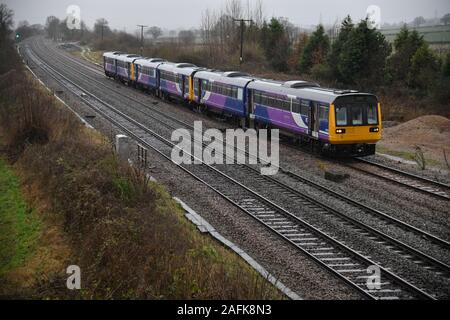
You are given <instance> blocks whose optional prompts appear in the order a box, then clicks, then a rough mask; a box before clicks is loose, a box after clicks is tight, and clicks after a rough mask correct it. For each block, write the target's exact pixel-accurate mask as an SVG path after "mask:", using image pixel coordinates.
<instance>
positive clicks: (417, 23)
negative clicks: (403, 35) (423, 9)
mask: <svg viewBox="0 0 450 320" xmlns="http://www.w3.org/2000/svg"><path fill="white" fill-rule="evenodd" d="M425 22H426V21H425V18H424V17H422V16H420V17H417V18H414V20H413V22H412V24H413V26H414V27H419V26H421V25H422V24H424V23H425Z"/></svg>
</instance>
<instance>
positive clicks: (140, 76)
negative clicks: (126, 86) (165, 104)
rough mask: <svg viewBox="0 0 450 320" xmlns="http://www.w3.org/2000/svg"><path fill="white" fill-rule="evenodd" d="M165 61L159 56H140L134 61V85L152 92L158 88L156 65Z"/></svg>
mask: <svg viewBox="0 0 450 320" xmlns="http://www.w3.org/2000/svg"><path fill="white" fill-rule="evenodd" d="M164 62H166V60H164V59H160V58H141V59H137V60H135V61H134V68H135V72H136V86H137V87H139V88H143V89H147V90H150V91H153V92H156V90H157V89H158V88H159V77H158V67H159V66H160V65H161V64H162V63H164Z"/></svg>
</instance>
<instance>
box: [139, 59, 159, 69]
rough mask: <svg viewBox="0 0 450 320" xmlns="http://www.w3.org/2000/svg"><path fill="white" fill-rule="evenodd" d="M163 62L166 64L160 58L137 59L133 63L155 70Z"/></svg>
mask: <svg viewBox="0 0 450 320" xmlns="http://www.w3.org/2000/svg"><path fill="white" fill-rule="evenodd" d="M164 62H166V60H164V59H161V58H139V59H137V60H136V61H135V62H134V63H135V64H138V65H140V66H144V67H152V68H156V67H158V66H159V65H160V64H162V63H164Z"/></svg>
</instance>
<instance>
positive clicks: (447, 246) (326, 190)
mask: <svg viewBox="0 0 450 320" xmlns="http://www.w3.org/2000/svg"><path fill="white" fill-rule="evenodd" d="M46 49H47V50H49V48H48V47H47V48H46ZM74 62H75V63H77V64H78V62H77V61H74ZM68 67H69V68H70V69H71V70H72V71H74V72H79V70H76V69H74V68H73V67H70V66H68ZM83 76H84V77H85V78H87V79H89V80H90V81H92V82H93V83H95V85H98V86H100V87H102V88H104V89H107V90H113V89H112V88H111V87H109V86H107V85H105V84H104V83H102V82H100V81H98V80H96V79H94V78H91V77H89V76H87V75H85V74H83ZM102 76H103V74H102ZM121 95H123V96H124V97H126V98H127V99H129V100H131V101H133V102H134V103H136V104H138V105H141V106H142V107H143V108H145V109H151V111H152V114H151V113H148V112H145V111H143V110H142V109H139V108H133V106H131V107H132V108H133V109H135V110H136V111H137V112H139V113H141V114H142V115H144V116H147V117H150V118H152V119H154V120H156V121H158V122H159V123H160V124H162V125H164V126H166V127H168V128H169V129H171V130H174V129H178V128H179V127H178V126H182V127H183V128H186V129H189V130H191V131H194V127H193V126H192V125H191V124H189V123H186V122H184V121H182V120H179V119H177V118H175V117H172V116H170V115H169V114H167V113H165V112H161V111H160V109H159V108H155V107H153V106H152V104H145V103H143V102H142V101H140V100H138V99H136V98H134V97H132V96H129V95H126V94H122V93H121ZM145 109H144V110H145ZM153 113H155V114H157V115H158V116H161V118H159V117H155V116H154V114H153ZM167 120H170V121H172V122H173V124H170V123H168V122H167ZM238 151H239V152H244V153H245V155H246V156H248V157H250V156H251V155H249V153H248V152H247V151H246V150H238ZM279 169H280V171H281V175H286V176H289V177H291V178H293V179H294V180H295V182H301V183H304V184H306V185H309V186H312V187H314V188H315V189H317V190H318V191H321V192H324V193H325V194H326V195H327V196H331V197H333V198H336V199H337V200H341V201H343V202H345V203H348V204H350V205H352V206H354V207H357V208H359V209H361V210H363V211H364V213H365V214H368V215H371V216H373V217H375V218H376V219H378V221H383V223H384V224H390V225H395V226H397V227H399V228H401V229H402V230H405V231H408V232H412V233H414V234H416V235H417V236H419V237H421V238H424V239H427V240H429V241H431V242H433V243H435V244H437V245H439V246H441V247H442V248H443V249H447V250H448V249H450V243H449V242H447V241H445V240H443V239H441V238H439V237H436V236H434V235H432V234H430V233H428V232H425V231H423V230H421V229H419V228H416V227H414V226H412V225H410V224H407V223H405V222H403V221H401V220H398V219H395V218H393V217H392V216H390V215H388V214H386V213H383V212H381V211H378V210H376V209H373V208H370V207H368V206H366V205H364V204H362V203H361V202H358V201H354V200H352V199H350V198H349V197H347V196H345V195H343V194H340V193H337V192H336V191H333V190H331V189H329V188H327V187H325V186H323V185H321V184H319V183H317V182H313V181H312V180H310V179H307V178H305V177H302V176H300V175H298V174H296V173H293V172H291V171H289V170H287V169H285V168H283V167H281V166H280V167H279ZM266 179H268V180H272V182H274V183H275V184H278V185H280V184H281V183H280V182H279V181H277V180H275V179H270V178H269V177H266ZM286 187H288V189H289V190H290V191H291V192H293V191H295V192H297V195H299V196H303V195H302V194H300V193H298V191H296V190H292V188H289V186H286ZM311 201H315V200H314V199H311Z"/></svg>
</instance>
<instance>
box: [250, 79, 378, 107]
mask: <svg viewBox="0 0 450 320" xmlns="http://www.w3.org/2000/svg"><path fill="white" fill-rule="evenodd" d="M248 88H249V89H253V90H259V91H264V92H270V93H273V94H279V95H287V96H295V97H299V98H301V99H306V100H312V101H320V102H324V103H333V102H334V101H335V100H336V98H338V97H341V96H352V95H371V96H373V95H372V94H368V93H361V92H358V91H355V90H338V89H329V88H322V87H320V86H319V85H318V84H317V83H314V82H308V81H302V80H298V81H286V82H281V81H274V80H266V79H258V80H255V81H253V82H251V83H250V84H249V85H248Z"/></svg>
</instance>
